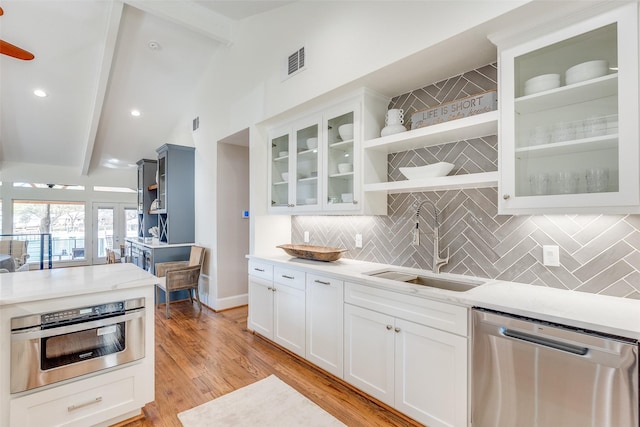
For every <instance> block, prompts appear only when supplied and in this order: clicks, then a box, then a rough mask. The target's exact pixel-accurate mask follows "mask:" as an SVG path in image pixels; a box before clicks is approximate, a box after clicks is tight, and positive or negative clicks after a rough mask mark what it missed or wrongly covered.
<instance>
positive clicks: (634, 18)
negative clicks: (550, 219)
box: [498, 3, 640, 214]
mask: <svg viewBox="0 0 640 427" xmlns="http://www.w3.org/2000/svg"><path fill="white" fill-rule="evenodd" d="M611 24H616V25H617V60H618V63H617V64H616V65H617V67H618V70H617V72H616V74H617V77H616V76H613V75H612V74H613V73H612V74H609V75H608V76H604V77H603V78H600V79H593V82H594V83H591V82H589V81H584V82H581V83H579V84H577V85H571V86H576V87H577V86H579V85H582V84H584V86H585V87H586V89H587V91H591V92H594V91H595V90H596V88H595V86H596V84H598V85H600V86H602V85H607V84H609V85H612V84H614V85H615V80H616V79H617V88H615V87H614V91H615V90H617V92H614V93H615V94H616V95H617V114H618V122H619V125H618V139H617V159H618V164H617V166H618V191H609V192H592V193H588V192H579V193H575V194H560V195H558V194H549V195H536V196H533V195H524V194H523V195H519V194H518V188H517V182H516V180H517V179H518V175H517V170H516V156H517V155H518V154H517V152H516V149H517V148H518V147H517V132H518V129H517V126H516V122H517V120H518V117H517V115H518V113H517V112H516V108H517V103H518V98H519V97H521V98H524V97H523V96H521V94H520V93H519V88H518V89H517V88H516V85H519V84H520V83H521V82H518V81H516V75H517V71H518V70H517V69H516V62H517V60H518V58H521V57H523V56H525V55H527V54H529V53H532V52H534V51H537V50H538V49H543V48H546V47H550V46H553V45H555V44H557V43H560V42H563V41H565V40H568V39H571V38H573V37H576V36H580V35H582V34H585V33H588V32H590V31H594V30H597V29H600V28H603V27H606V26H607V25H611ZM593 59H599V58H593ZM499 65H500V71H499V73H500V75H499V81H500V85H499V93H500V107H499V108H500V126H499V128H500V165H499V171H500V179H499V186H500V188H499V193H498V194H499V200H498V206H499V213H505V214H514V213H515V214H518V213H581V212H585V213H586V212H610V213H616V212H620V213H624V212H633V211H636V212H637V210H638V208H640V173H639V169H640V168H639V166H640V149H639V142H638V141H639V128H638V112H639V108H638V7H637V5H636V4H635V3H634V4H628V5H625V6H622V7H619V8H617V9H613V10H610V11H608V12H604V13H602V14H600V15H597V16H594V17H591V18H589V19H586V20H584V21H582V22H580V23H577V24H574V25H571V26H568V27H566V28H563V29H561V30H558V31H555V32H550V33H548V34H546V35H544V36H542V37H539V38H536V39H534V40H531V41H529V42H526V43H522V44H519V45H517V46H513V47H509V48H507V49H504V50H502V51H501V52H500V64H499ZM610 66H613V64H610ZM563 77H564V76H563ZM596 80H602V82H596ZM607 81H608V82H609V83H607ZM588 85H592V86H589V87H587V86H588ZM592 87H593V88H592ZM571 90H572V89H571V88H566V86H564V87H563V86H561V87H560V88H558V89H552V90H549V91H547V92H540V93H536V94H532V95H531V96H529V97H527V98H530V99H533V98H539V99H540V101H541V102H543V103H544V102H549V100H550V99H553V98H554V97H555V99H556V100H560V101H558V102H559V104H556V105H560V106H564V107H566V108H570V107H569V105H570V104H569V102H568V101H563V100H562V98H563V97H564V99H569V97H570V96H571V95H572V93H571ZM554 92H555V93H554ZM583 92H586V91H583ZM594 99H595V98H594ZM603 99H604V98H603ZM534 101H535V99H534ZM563 102H566V103H564V104H563ZM569 145H570V144H569ZM535 148H537V147H535ZM614 148H615V147H614ZM570 150H571V148H569V152H568V153H569V154H571V151H570ZM525 155H530V154H529V153H525ZM582 179H584V176H583V177H582ZM522 185H524V184H522Z"/></svg>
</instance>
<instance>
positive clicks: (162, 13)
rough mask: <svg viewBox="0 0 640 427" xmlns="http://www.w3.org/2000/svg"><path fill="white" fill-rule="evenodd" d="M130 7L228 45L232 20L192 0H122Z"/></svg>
mask: <svg viewBox="0 0 640 427" xmlns="http://www.w3.org/2000/svg"><path fill="white" fill-rule="evenodd" d="M124 2H125V3H126V4H128V5H130V6H133V7H135V8H137V9H140V10H142V11H144V12H147V13H149V14H152V15H155V16H157V17H160V18H162V19H165V20H167V21H170V22H174V23H176V24H179V25H181V26H182V27H184V28H187V29H190V30H192V31H194V32H196V33H199V34H202V35H204V36H206V37H209V38H211V39H213V40H215V41H217V42H219V43H222V44H225V45H230V44H231V41H232V39H231V35H232V24H233V20H231V19H230V18H227V17H226V16H223V15H220V14H219V13H216V12H214V11H212V10H211V9H207V8H206V7H202V6H200V5H198V4H197V3H196V2H194V1H192V0H182V1H148V0H124Z"/></svg>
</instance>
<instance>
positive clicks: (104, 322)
mask: <svg viewBox="0 0 640 427" xmlns="http://www.w3.org/2000/svg"><path fill="white" fill-rule="evenodd" d="M144 313H145V309H144V307H141V308H139V309H136V310H131V311H128V312H127V313H125V314H123V315H122V316H115V317H109V318H106V319H97V320H91V321H88V322H81V323H75V324H73V325H67V326H60V327H58V328H51V329H42V330H41V329H39V328H38V329H36V330H34V328H30V329H27V330H22V331H12V332H11V341H28V340H33V339H40V338H47V337H53V336H56V335H64V334H70V333H72V332H79V331H85V330H87V329H96V328H102V327H105V326H111V325H114V324H116V323H120V322H126V321H128V320H131V319H138V318H140V317H143V316H144Z"/></svg>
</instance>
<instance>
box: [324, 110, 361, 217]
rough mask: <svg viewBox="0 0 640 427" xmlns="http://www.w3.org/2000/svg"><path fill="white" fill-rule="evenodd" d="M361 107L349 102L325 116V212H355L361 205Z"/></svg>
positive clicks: (327, 112)
mask: <svg viewBox="0 0 640 427" xmlns="http://www.w3.org/2000/svg"><path fill="white" fill-rule="evenodd" d="M360 116H361V106H360V103H358V102H351V103H348V104H345V105H342V106H339V107H336V108H333V109H331V110H329V111H326V112H325V113H324V120H323V131H324V138H323V141H322V144H323V148H324V152H325V153H326V155H325V156H324V162H323V166H324V167H323V169H324V172H325V175H324V176H325V181H324V197H323V205H324V209H326V210H328V211H358V210H360V202H361V201H362V194H361V188H362V182H361V181H362V170H361V168H362V166H361V162H362V155H361V152H360V149H361V142H362V141H361V140H362V137H361V122H360Z"/></svg>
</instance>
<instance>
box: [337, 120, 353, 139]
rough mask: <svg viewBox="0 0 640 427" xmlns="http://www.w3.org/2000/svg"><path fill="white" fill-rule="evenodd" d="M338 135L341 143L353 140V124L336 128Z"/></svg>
mask: <svg viewBox="0 0 640 427" xmlns="http://www.w3.org/2000/svg"><path fill="white" fill-rule="evenodd" d="M338 133H339V134H340V138H342V140H343V141H348V140H350V139H353V123H347V124H346V125H342V126H340V127H338Z"/></svg>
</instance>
